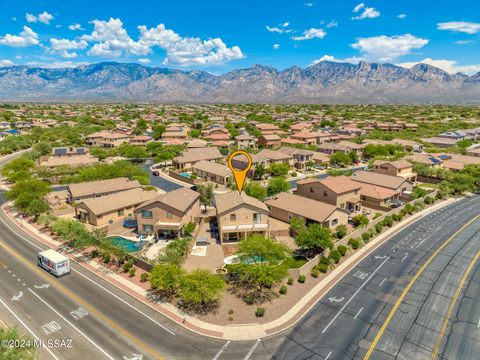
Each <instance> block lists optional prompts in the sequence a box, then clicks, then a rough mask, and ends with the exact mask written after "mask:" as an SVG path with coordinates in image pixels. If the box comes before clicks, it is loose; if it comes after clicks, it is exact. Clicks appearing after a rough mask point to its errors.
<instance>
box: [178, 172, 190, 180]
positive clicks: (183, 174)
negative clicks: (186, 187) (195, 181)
mask: <svg viewBox="0 0 480 360" xmlns="http://www.w3.org/2000/svg"><path fill="white" fill-rule="evenodd" d="M179 175H180V176H183V177H184V178H187V179H188V178H190V174H189V173H180V174H179Z"/></svg>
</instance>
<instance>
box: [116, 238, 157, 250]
mask: <svg viewBox="0 0 480 360" xmlns="http://www.w3.org/2000/svg"><path fill="white" fill-rule="evenodd" d="M108 240H110V241H111V242H112V244H113V245H114V246H116V247H119V248H120V249H122V250H125V251H126V252H137V251H140V250H142V248H143V247H144V246H145V245H146V244H147V242H146V241H132V240H128V239H125V238H124V237H122V236H112V237H109V238H108Z"/></svg>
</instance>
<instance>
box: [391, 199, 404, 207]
mask: <svg viewBox="0 0 480 360" xmlns="http://www.w3.org/2000/svg"><path fill="white" fill-rule="evenodd" d="M403 205H405V201H403V200H400V199H395V200H393V201H392V208H398V207H400V206H403Z"/></svg>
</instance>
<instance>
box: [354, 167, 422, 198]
mask: <svg viewBox="0 0 480 360" xmlns="http://www.w3.org/2000/svg"><path fill="white" fill-rule="evenodd" d="M350 179H352V180H353V181H354V182H359V183H366V184H372V185H377V186H382V187H385V188H388V189H392V190H395V191H398V192H399V193H400V195H402V194H404V193H405V192H407V193H409V192H411V191H412V190H413V183H412V182H411V181H409V180H407V179H404V178H403V177H400V176H391V175H385V174H378V173H374V172H371V171H363V170H361V171H356V172H354V173H353V175H352V176H351V177H350Z"/></svg>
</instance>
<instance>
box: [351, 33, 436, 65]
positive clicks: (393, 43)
mask: <svg viewBox="0 0 480 360" xmlns="http://www.w3.org/2000/svg"><path fill="white" fill-rule="evenodd" d="M427 44H428V39H422V38H418V37H416V36H413V35H411V34H404V35H395V36H386V35H380V36H373V37H368V38H358V39H357V42H356V43H354V44H351V45H350V46H351V47H352V48H354V49H356V50H359V51H360V52H361V53H362V54H364V58H366V59H368V60H374V61H392V60H395V59H397V58H398V57H400V56H402V55H406V54H409V53H410V52H411V50H413V49H420V48H422V47H424V46H425V45H427Z"/></svg>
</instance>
